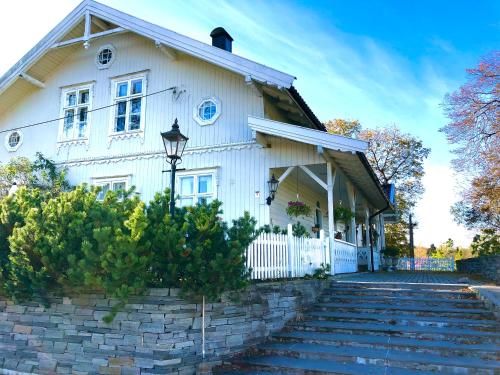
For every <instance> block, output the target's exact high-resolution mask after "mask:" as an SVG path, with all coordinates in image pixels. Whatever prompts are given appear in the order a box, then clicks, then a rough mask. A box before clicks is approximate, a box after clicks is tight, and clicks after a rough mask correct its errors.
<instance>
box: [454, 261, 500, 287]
mask: <svg viewBox="0 0 500 375" xmlns="http://www.w3.org/2000/svg"><path fill="white" fill-rule="evenodd" d="M456 264H457V271H458V272H463V273H476V274H479V275H482V276H484V277H486V278H488V279H490V280H493V281H495V282H496V283H497V284H498V283H500V255H490V256H482V257H478V258H470V259H462V260H457V262H456Z"/></svg>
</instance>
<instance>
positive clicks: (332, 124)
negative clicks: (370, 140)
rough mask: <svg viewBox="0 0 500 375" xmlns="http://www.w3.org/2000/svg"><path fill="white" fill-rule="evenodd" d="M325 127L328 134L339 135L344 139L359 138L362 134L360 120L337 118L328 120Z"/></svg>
mask: <svg viewBox="0 0 500 375" xmlns="http://www.w3.org/2000/svg"><path fill="white" fill-rule="evenodd" d="M324 125H325V128H326V131H327V132H328V133H331V134H338V135H342V136H344V137H350V138H357V136H358V135H359V133H360V132H361V124H360V122H359V121H358V120H344V119H341V118H336V119H333V120H328V121H327V122H325V124H324Z"/></svg>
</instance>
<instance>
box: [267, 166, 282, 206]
mask: <svg viewBox="0 0 500 375" xmlns="http://www.w3.org/2000/svg"><path fill="white" fill-rule="evenodd" d="M279 183H280V182H279V181H278V180H277V179H276V177H274V173H273V176H272V177H271V179H270V180H269V181H267V184H268V185H269V196H268V197H267V199H266V202H267V205H268V206H270V205H271V202H272V201H273V200H274V197H275V195H276V191H277V190H278V184H279Z"/></svg>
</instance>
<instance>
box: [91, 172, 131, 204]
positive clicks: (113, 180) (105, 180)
mask: <svg viewBox="0 0 500 375" xmlns="http://www.w3.org/2000/svg"><path fill="white" fill-rule="evenodd" d="M130 177H131V175H122V176H108V177H93V178H92V185H94V186H104V185H109V189H111V190H114V189H113V186H114V185H115V184H118V183H125V190H128V189H130ZM109 189H108V190H109ZM105 193H106V192H104V194H105ZM104 194H103V196H101V197H98V200H103V199H104Z"/></svg>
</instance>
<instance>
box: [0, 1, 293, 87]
mask: <svg viewBox="0 0 500 375" xmlns="http://www.w3.org/2000/svg"><path fill="white" fill-rule="evenodd" d="M86 14H87V15H88V14H90V15H91V16H94V17H98V18H99V19H102V20H104V21H106V22H109V23H111V24H114V25H116V26H118V27H120V28H123V29H124V30H125V31H131V32H133V33H136V34H139V35H142V36H144V37H146V38H149V39H151V40H153V41H155V42H156V43H160V44H162V45H165V46H167V47H170V48H172V49H175V50H177V51H180V52H182V53H185V54H188V55H191V56H194V57H197V58H200V59H202V60H205V61H207V62H209V63H212V64H214V65H218V66H220V67H222V68H225V69H228V70H230V71H233V72H235V73H238V74H241V75H243V76H245V77H246V78H247V79H249V80H256V81H259V82H262V83H264V84H268V85H274V86H277V87H279V88H290V87H291V86H292V83H293V81H294V80H295V77H293V76H291V75H289V74H286V73H283V72H280V71H278V70H275V69H272V68H270V67H268V66H265V65H262V64H259V63H256V62H254V61H251V60H248V59H246V58H244V57H240V56H237V55H235V54H233V53H231V52H227V51H225V50H222V49H220V48H217V47H213V46H211V45H208V44H205V43H202V42H200V41H198V40H195V39H192V38H189V37H187V36H184V35H181V34H177V33H175V32H173V31H171V30H168V29H165V28H163V27H160V26H157V25H154V24H152V23H149V22H147V21H144V20H142V19H139V18H137V17H134V16H131V15H129V14H126V13H123V12H120V11H118V10H116V9H114V8H111V7H108V6H106V5H103V4H100V3H97V2H95V1H92V0H85V1H83V2H82V3H80V5H78V6H77V7H76V8H75V9H74V10H73V11H72V12H71V13H70V14H69V15H68V16H66V17H65V18H64V19H63V20H62V21H61V22H60V23H59V24H58V25H57V26H56V27H55V28H54V29H53V30H51V31H50V32H49V33H48V34H47V35H46V36H45V37H44V38H43V39H42V40H41V41H40V42H39V43H38V44H36V45H35V46H34V47H33V48H32V49H31V50H30V51H29V52H28V53H27V54H26V55H25V56H24V57H23V58H21V60H19V61H18V62H17V63H16V64H15V65H14V66H13V67H12V68H11V69H10V70H8V71H7V73H5V74H4V75H3V76H2V77H1V78H0V94H1V93H3V92H4V91H5V90H6V89H7V88H8V87H10V86H11V85H12V84H13V83H14V82H15V81H16V80H17V79H18V78H19V76H20V75H22V74H24V73H25V72H26V71H27V70H28V69H30V67H32V66H33V65H34V64H35V63H36V62H37V61H38V60H39V59H40V58H42V57H43V56H44V55H45V54H46V53H48V52H49V51H51V49H52V47H53V46H54V45H55V44H56V43H58V42H60V41H61V39H62V38H63V37H64V36H66V35H67V34H68V33H69V32H70V31H71V30H72V29H73V28H74V27H76V26H77V25H78V24H79V23H81V22H82V20H83V19H85V17H86Z"/></svg>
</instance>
